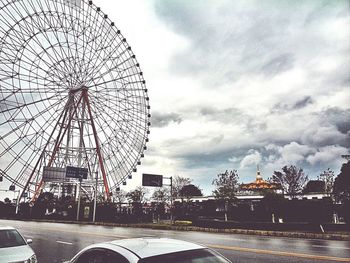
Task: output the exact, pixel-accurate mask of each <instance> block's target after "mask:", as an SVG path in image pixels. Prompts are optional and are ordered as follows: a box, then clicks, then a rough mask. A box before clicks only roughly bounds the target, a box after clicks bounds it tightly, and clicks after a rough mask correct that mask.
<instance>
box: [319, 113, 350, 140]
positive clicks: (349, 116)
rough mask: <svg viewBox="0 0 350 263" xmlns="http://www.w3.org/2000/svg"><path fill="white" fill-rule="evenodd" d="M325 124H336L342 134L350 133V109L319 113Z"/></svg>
mask: <svg viewBox="0 0 350 263" xmlns="http://www.w3.org/2000/svg"><path fill="white" fill-rule="evenodd" d="M318 116H319V117H320V118H321V120H322V121H323V122H329V123H331V124H334V125H335V126H336V127H337V129H338V130H339V131H340V132H341V133H344V134H346V133H349V132H350V109H345V110H344V109H340V108H338V107H331V108H327V109H325V110H323V111H321V112H319V113H318Z"/></svg>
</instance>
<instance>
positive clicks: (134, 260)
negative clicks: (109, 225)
mask: <svg viewBox="0 0 350 263" xmlns="http://www.w3.org/2000/svg"><path fill="white" fill-rule="evenodd" d="M66 263H230V261H229V260H228V259H226V258H224V257H223V256H222V255H220V254H218V253H217V252H215V251H213V250H211V249H209V248H206V247H203V246H201V245H198V244H194V243H190V242H186V241H181V240H175V239H168V238H133V239H121V240H115V241H111V242H106V243H99V244H94V245H90V246H88V247H86V248H84V249H83V250H82V251H80V252H79V253H78V254H77V255H76V256H75V257H73V259H72V260H71V261H68V262H66Z"/></svg>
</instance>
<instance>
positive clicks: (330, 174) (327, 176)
mask: <svg viewBox="0 0 350 263" xmlns="http://www.w3.org/2000/svg"><path fill="white" fill-rule="evenodd" d="M334 177H335V175H334V171H332V170H331V169H329V168H328V169H327V170H325V171H323V172H322V173H321V174H320V175H319V176H318V177H317V179H318V180H320V181H323V182H324V183H325V192H326V193H327V194H329V193H332V192H333V186H334Z"/></svg>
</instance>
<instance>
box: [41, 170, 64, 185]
mask: <svg viewBox="0 0 350 263" xmlns="http://www.w3.org/2000/svg"><path fill="white" fill-rule="evenodd" d="M65 177H66V168H60V167H48V166H44V170H43V181H44V182H52V181H63V180H64V179H65Z"/></svg>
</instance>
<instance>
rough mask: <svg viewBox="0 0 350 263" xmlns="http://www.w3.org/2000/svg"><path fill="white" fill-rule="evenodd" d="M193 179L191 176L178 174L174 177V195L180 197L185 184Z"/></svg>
mask: <svg viewBox="0 0 350 263" xmlns="http://www.w3.org/2000/svg"><path fill="white" fill-rule="evenodd" d="M191 182H192V180H191V179H190V178H186V177H181V176H178V175H176V176H175V177H174V178H173V193H172V195H173V197H174V198H177V197H180V190H181V189H182V188H183V187H184V186H185V185H189V184H191Z"/></svg>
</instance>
